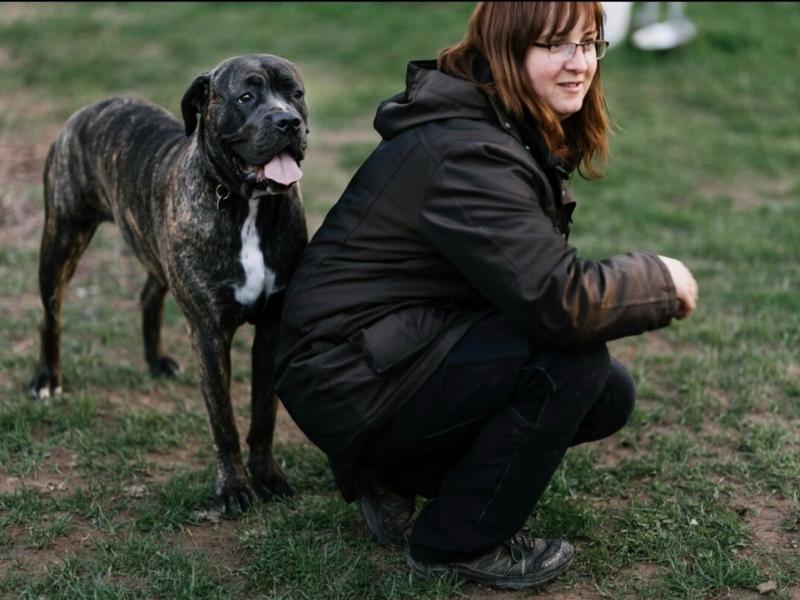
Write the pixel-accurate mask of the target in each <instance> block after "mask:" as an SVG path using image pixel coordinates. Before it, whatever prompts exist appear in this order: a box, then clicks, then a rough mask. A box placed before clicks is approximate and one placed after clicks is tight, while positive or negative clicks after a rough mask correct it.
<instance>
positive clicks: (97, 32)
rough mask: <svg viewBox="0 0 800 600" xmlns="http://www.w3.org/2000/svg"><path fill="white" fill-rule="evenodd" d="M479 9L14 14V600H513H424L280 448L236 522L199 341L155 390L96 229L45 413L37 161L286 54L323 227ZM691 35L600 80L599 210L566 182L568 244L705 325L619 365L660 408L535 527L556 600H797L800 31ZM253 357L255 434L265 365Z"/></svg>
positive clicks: (19, 8)
mask: <svg viewBox="0 0 800 600" xmlns="http://www.w3.org/2000/svg"><path fill="white" fill-rule="evenodd" d="M470 10H471V5H468V4H462V3H430V4H395V3H392V4H386V5H383V4H379V3H358V4H348V3H306V4H299V5H298V4H291V3H275V4H270V5H265V4H235V5H232V4H194V3H187V4H177V3H175V4H164V3H161V4H150V3H147V4H145V3H126V4H124V5H119V4H103V3H95V4H74V3H53V4H47V3H45V4H22V3H19V4H16V3H11V4H4V5H3V10H2V11H0V88H2V90H3V95H2V97H0V106H1V107H2V111H0V183H2V186H0V228H2V231H3V235H2V238H0V337H2V339H4V340H6V343H5V344H4V348H3V350H2V351H0V596H9V597H22V598H29V597H30V598H34V597H47V598H61V597H63V598H81V597H100V598H151V597H164V598H167V597H168V598H182V597H185V598H217V597H230V596H243V597H263V598H287V599H288V598H292V599H295V598H314V599H317V598H359V599H360V598H450V597H458V596H461V595H466V596H476V595H478V596H481V597H491V593H490V592H488V591H487V590H485V589H481V588H477V587H475V586H464V585H461V584H458V583H457V582H454V581H448V580H446V579H442V580H433V581H425V582H420V581H415V580H413V579H411V578H410V577H409V575H408V571H407V568H406V567H405V564H404V560H405V557H404V553H403V552H401V551H395V550H385V549H382V548H377V547H376V546H375V545H374V544H373V543H372V542H371V541H370V540H369V539H368V537H367V535H366V533H365V530H364V528H363V525H362V524H361V521H360V517H359V514H358V511H357V507H356V506H354V505H347V504H345V503H344V502H343V501H342V500H341V499H340V497H339V495H338V492H337V491H336V488H335V486H334V484H333V482H332V479H331V476H330V473H329V471H328V467H327V462H326V460H325V457H324V456H323V455H322V454H321V453H320V452H319V451H318V450H317V449H315V448H314V447H313V446H311V445H309V444H308V443H304V442H302V441H301V440H300V439H298V436H297V435H296V434H295V435H292V434H291V433H290V432H291V431H292V425H291V423H290V422H288V420H286V419H285V418H284V419H283V420H282V421H281V423H282V424H281V429H280V431H279V444H278V448H277V454H278V456H279V458H280V460H281V461H282V462H283V463H284V468H285V470H286V472H287V474H288V475H289V477H290V479H291V481H292V482H293V483H294V485H295V486H296V488H297V490H298V495H297V496H296V497H295V498H293V499H291V500H288V501H283V502H275V503H268V504H259V505H257V506H256V507H255V508H254V509H253V510H251V511H250V512H249V513H248V514H247V515H245V516H243V517H242V518H240V519H238V520H235V521H228V520H222V521H219V522H215V521H217V519H216V518H215V516H214V513H213V512H211V513H209V510H210V509H211V508H212V500H213V499H212V495H213V485H214V483H213V482H214V472H213V467H212V448H211V443H210V438H209V434H208V430H207V425H206V416H205V410H204V407H203V404H202V401H201V399H200V397H199V393H198V391H197V387H196V378H195V371H194V367H193V365H192V364H191V359H190V352H189V346H188V340H187V339H186V335H185V332H184V321H183V318H182V316H181V315H180V312H179V311H178V309H177V307H176V305H175V303H174V302H173V301H172V300H169V301H168V303H167V310H166V314H165V328H164V338H165V345H166V346H167V348H168V349H169V351H170V352H171V353H172V354H174V355H175V356H176V357H177V358H178V359H179V360H180V362H181V363H182V364H183V366H184V371H183V373H182V374H181V375H180V376H179V377H178V378H177V379H175V380H174V381H170V382H160V381H159V382H154V381H152V380H151V379H150V378H149V377H148V376H147V374H146V370H145V368H144V361H143V360H142V349H141V342H140V341H139V339H140V338H139V316H138V307H137V302H136V298H137V295H138V291H139V289H140V288H141V286H142V285H143V284H144V273H143V270H142V269H141V268H140V267H139V266H138V264H137V263H136V260H135V258H134V257H133V256H132V254H131V253H130V251H128V250H127V249H126V248H125V247H124V245H123V244H122V242H121V239H120V237H119V235H118V233H117V232H116V230H114V229H113V228H111V227H105V228H101V229H100V230H99V231H98V234H97V236H96V238H95V240H94V241H93V243H92V246H91V248H90V250H89V251H88V253H87V255H86V257H85V258H84V260H83V261H82V262H81V264H80V265H79V267H78V271H77V273H76V276H75V278H74V279H73V281H72V283H71V286H70V288H69V289H70V291H69V294H68V296H67V300H66V302H65V306H64V332H63V351H62V355H63V358H64V377H65V389H66V393H65V396H64V397H63V398H62V399H60V400H55V401H53V402H52V403H51V404H49V405H43V404H41V403H35V402H32V401H30V400H29V399H28V398H27V397H26V396H25V394H24V392H23V387H24V383H25V381H26V380H27V378H28V377H29V375H30V374H31V372H32V369H33V365H34V363H35V361H36V355H37V351H38V341H37V332H36V327H37V324H38V321H39V319H40V307H39V304H38V295H37V294H38V292H37V287H36V278H35V277H34V276H33V274H34V273H35V269H36V264H37V256H38V237H39V231H40V229H39V228H40V227H41V221H42V216H41V211H42V198H41V185H40V183H39V179H40V173H41V168H42V161H43V158H44V153H45V152H46V147H47V144H48V143H49V140H50V139H51V138H52V136H53V134H54V133H55V131H57V129H58V127H59V126H60V125H61V124H62V123H63V121H64V119H65V118H66V117H67V116H68V115H69V114H71V113H72V112H73V111H74V110H76V109H77V108H79V107H80V106H82V105H83V104H85V103H88V102H91V101H93V100H96V99H98V98H101V97H103V96H107V95H111V94H121V93H130V94H136V95H140V96H143V97H146V98H149V99H151V100H153V101H155V102H158V103H160V104H162V105H164V106H166V107H167V108H168V109H169V110H171V111H172V112H173V113H175V114H178V113H179V110H178V108H179V102H180V98H181V96H182V94H183V91H184V90H185V88H186V87H187V86H188V84H189V83H190V82H191V80H192V78H193V77H194V76H195V75H197V74H199V73H201V72H203V71H205V70H208V69H209V68H212V67H213V66H214V65H216V64H217V63H218V62H220V61H221V60H223V59H224V58H227V57H229V56H232V55H236V54H241V53H246V52H264V51H266V52H271V53H274V54H279V55H281V56H285V57H287V58H290V59H291V60H292V61H294V62H295V63H296V64H297V65H298V67H299V69H300V71H301V73H303V75H304V77H305V80H306V85H307V89H308V97H309V103H310V107H311V114H312V117H311V119H312V120H311V126H312V133H311V136H310V142H311V145H312V152H311V154H310V155H309V158H308V159H307V161H306V163H305V167H304V170H305V171H306V175H305V177H304V179H303V190H304V197H305V200H306V206H307V210H308V217H309V223H310V224H311V226H312V228H313V227H315V226H316V225H318V224H319V223H320V222H321V220H322V218H323V217H324V215H325V213H326V211H327V210H328V208H329V207H330V206H331V205H332V204H333V202H335V200H336V199H337V197H338V196H339V194H340V193H341V191H342V189H343V188H344V186H345V185H346V183H347V181H348V180H349V177H350V176H351V175H352V173H353V172H354V171H355V169H356V168H357V167H358V166H359V164H360V163H361V161H362V160H363V159H364V157H365V156H366V155H367V154H368V153H369V152H370V151H371V149H372V147H373V146H374V144H375V143H376V142H377V139H378V138H377V134H375V132H374V131H371V129H370V122H371V119H372V116H373V114H374V108H375V106H376V105H377V103H378V102H379V101H380V100H382V99H383V98H386V97H388V96H390V95H392V94H394V93H395V92H397V91H399V89H400V88H401V86H402V82H403V75H404V69H405V63H406V62H407V61H408V60H411V59H417V58H424V57H432V56H433V55H434V54H435V52H436V50H437V49H438V48H440V47H442V46H444V45H446V44H447V43H451V42H453V41H455V40H457V39H458V38H459V37H460V35H461V33H462V31H463V28H464V24H465V23H466V19H467V17H468V15H469V12H470ZM687 11H688V13H689V16H690V18H691V19H692V20H693V21H694V22H695V24H696V25H697V27H698V30H699V35H698V37H697V38H696V39H695V40H693V42H692V43H691V44H690V45H688V46H686V47H685V48H683V49H681V50H678V51H675V52H672V53H668V54H645V53H641V52H637V51H636V50H634V49H632V48H630V47H620V48H616V49H614V50H612V52H611V53H610V54H609V55H608V57H607V59H604V64H603V70H604V72H603V80H604V86H605V89H606V91H607V96H608V103H609V108H610V111H611V114H612V116H613V118H614V120H615V121H616V123H617V124H618V127H617V131H616V133H615V135H614V136H613V138H612V144H611V150H612V160H611V161H610V163H609V164H608V166H607V167H606V177H605V178H604V179H602V180H600V181H594V182H584V181H580V180H578V181H575V182H574V183H573V188H574V193H575V195H576V196H577V197H578V199H579V201H580V204H579V209H578V212H577V213H576V219H575V225H574V230H573V236H572V238H571V242H572V243H573V244H574V245H575V246H576V247H577V248H578V249H579V252H580V254H581V255H582V256H584V257H587V258H601V257H604V256H607V255H610V254H614V253H618V252H625V251H627V250H630V249H634V248H649V249H652V250H654V251H657V252H658V253H660V254H665V255H668V256H674V257H677V258H680V259H681V260H683V261H684V262H685V263H686V264H687V265H688V266H689V267H690V268H691V269H692V271H693V272H694V273H695V275H696V277H697V279H698V282H699V284H700V290H701V295H700V305H699V308H698V310H697V312H696V314H695V315H693V316H692V318H690V319H689V320H687V321H685V322H681V323H677V324H674V325H673V326H672V327H670V328H668V329H665V330H661V331H658V332H653V333H649V334H646V335H644V336H641V337H638V338H631V339H626V340H620V341H616V342H613V343H612V344H611V348H612V352H613V353H614V354H615V355H617V356H619V357H620V358H621V359H622V360H623V362H625V364H627V365H628V366H629V367H630V369H631V372H632V373H633V375H634V378H635V379H636V382H637V386H638V405H637V408H636V411H635V413H634V416H633V419H632V422H631V423H630V424H629V426H628V427H626V428H625V429H624V430H623V431H622V432H620V433H619V434H617V435H616V436H614V437H613V438H611V439H609V440H605V441H603V442H599V443H596V444H592V445H587V446H585V447H580V448H576V449H573V450H572V451H570V452H569V453H568V455H567V458H566V460H565V461H564V463H563V465H562V466H561V468H560V469H559V471H558V472H557V474H556V476H555V478H554V480H553V482H552V484H551V485H550V487H549V488H548V490H547V492H546V493H545V495H544V497H543V498H542V500H541V503H540V506H539V508H538V510H537V512H536V513H535V514H534V515H532V516H531V518H530V520H529V522H528V524H527V527H528V529H529V530H530V531H531V532H533V533H535V534H536V535H544V536H559V537H566V538H568V539H570V540H571V541H572V542H573V543H574V544H575V545H576V547H577V549H578V555H577V559H576V562H575V564H574V565H573V567H572V568H571V569H570V570H569V571H568V572H567V573H566V574H565V576H563V577H562V578H560V579H559V580H557V581H556V582H554V583H553V584H551V585H550V586H548V587H547V588H545V589H544V590H541V591H532V592H529V593H524V594H519V597H529V596H535V595H538V594H542V595H545V594H548V593H560V594H561V595H562V597H564V598H578V597H580V598H587V597H608V598H625V597H631V596H637V597H642V598H653V599H656V598H657V599H661V598H686V599H694V598H703V597H714V598H716V597H726V596H727V595H729V594H733V595H735V594H743V593H745V591H746V590H754V589H755V588H756V586H758V585H759V584H761V583H764V582H768V581H774V582H775V583H776V586H777V590H776V591H775V592H774V593H773V595H774V596H775V597H782V598H790V597H796V595H797V594H800V558H798V556H800V555H799V554H798V548H799V547H800V459H798V456H800V453H799V452H798V450H800V435H799V434H798V431H800V430H799V429H798V426H799V425H800V356H799V355H798V351H797V348H798V347H800V296H798V294H797V290H798V288H800V270H799V268H798V263H797V257H798V256H800V230H798V227H797V223H798V222H800V208H799V206H800V205H798V203H797V201H796V199H797V197H798V193H799V192H800V176H799V175H798V173H797V169H796V165H798V164H800V141H798V140H800V136H798V133H800V124H799V123H798V120H797V116H796V107H797V106H798V105H800V88H798V86H797V83H796V78H795V77H793V76H792V73H794V72H795V71H796V68H795V66H796V61H797V47H796V23H797V21H798V18H800V9H798V5H797V4H780V3H770V4H764V3H736V4H727V5H725V6H724V8H719V7H718V6H717V5H712V4H706V3H692V4H691V5H689V6H688V7H687ZM251 341H252V331H251V330H249V329H248V328H243V329H242V331H240V333H239V334H237V337H236V339H235V340H234V348H233V365H234V368H233V388H234V397H235V401H236V407H235V408H236V413H237V417H238V418H239V421H240V432H245V431H246V422H247V415H248V407H247V402H246V399H247V397H248V393H249V344H250V342H251Z"/></svg>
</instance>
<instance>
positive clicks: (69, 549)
mask: <svg viewBox="0 0 800 600" xmlns="http://www.w3.org/2000/svg"><path fill="white" fill-rule="evenodd" d="M6 536H7V537H8V539H9V540H11V547H10V548H6V549H4V551H3V553H2V554H0V579H2V578H3V577H5V576H6V575H7V574H10V573H12V572H13V573H15V574H18V575H24V574H30V575H39V574H42V573H43V572H46V571H47V570H49V569H53V568H57V567H60V566H61V565H62V564H63V563H64V560H65V559H66V558H68V557H69V556H76V555H80V554H86V553H88V552H90V551H91V549H92V548H93V546H94V544H95V543H97V542H98V541H100V540H103V539H108V535H107V534H106V533H104V532H102V531H99V530H97V529H95V528H94V527H92V526H91V525H89V524H87V523H82V522H78V523H77V524H76V525H75V528H74V529H72V531H70V532H69V533H68V534H66V535H63V536H60V537H57V538H55V539H54V540H53V541H52V542H51V543H50V544H48V545H47V546H46V547H44V548H36V547H32V546H31V544H30V536H29V532H28V530H27V529H25V528H24V527H10V528H8V529H6Z"/></svg>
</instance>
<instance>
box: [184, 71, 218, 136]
mask: <svg viewBox="0 0 800 600" xmlns="http://www.w3.org/2000/svg"><path fill="white" fill-rule="evenodd" d="M210 83H211V77H210V76H209V75H208V73H203V74H202V75H198V76H197V77H195V80H194V81H193V82H192V85H190V86H189V89H188V90H186V93H185V94H184V95H183V100H181V113H182V114H183V124H184V126H185V127H186V135H192V134H193V133H194V130H195V129H197V113H201V114H202V113H203V112H204V111H205V109H206V106H207V104H208V90H209V87H210Z"/></svg>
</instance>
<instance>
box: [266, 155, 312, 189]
mask: <svg viewBox="0 0 800 600" xmlns="http://www.w3.org/2000/svg"><path fill="white" fill-rule="evenodd" d="M302 176H303V172H302V171H301V170H300V167H299V166H298V164H297V161H296V160H295V159H294V158H292V155H291V154H289V153H288V152H281V153H280V154H278V155H277V156H275V158H273V159H272V160H271V161H269V162H268V163H267V164H266V165H264V177H267V178H268V179H272V181H275V182H277V183H280V184H281V185H291V184H293V183H294V182H295V181H297V180H298V179H300V178H301V177H302Z"/></svg>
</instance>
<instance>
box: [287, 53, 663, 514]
mask: <svg viewBox="0 0 800 600" xmlns="http://www.w3.org/2000/svg"><path fill="white" fill-rule="evenodd" d="M375 128H376V129H377V130H378V132H379V133H380V134H381V136H382V138H383V141H382V142H381V143H380V145H379V146H378V147H377V149H376V150H375V151H374V152H373V153H372V155H371V156H370V157H369V158H368V159H367V161H366V162H365V163H364V164H363V165H362V166H361V168H360V169H359V170H358V172H357V173H356V174H355V176H354V177H353V179H352V181H351V182H350V184H349V185H348V187H347V189H346V190H345V191H344V194H343V195H342V197H341V198H340V200H339V201H338V202H337V204H336V205H335V206H334V207H333V208H332V209H331V211H330V212H329V213H328V215H327V217H326V218H325V221H324V223H323V224H322V226H321V227H320V229H319V231H318V232H317V233H316V235H315V236H314V238H313V239H312V241H311V243H310V245H309V246H308V248H307V249H306V251H305V254H304V255H303V257H302V259H301V261H300V264H299V265H298V267H297V270H296V271H295V274H294V275H293V277H292V280H291V282H290V284H289V286H288V289H287V292H286V298H285V303H284V314H283V318H282V325H281V331H280V341H279V349H278V361H277V377H278V378H277V391H278V395H279V396H280V398H281V399H282V401H283V403H284V405H285V406H286V408H287V410H288V412H289V414H290V415H291V416H292V418H293V419H294V420H295V422H296V423H297V424H298V425H299V426H300V428H301V429H302V430H303V431H304V432H305V433H306V435H307V436H308V437H309V438H310V439H311V441H312V442H314V443H315V444H317V445H318V446H319V447H320V448H321V449H322V450H323V451H325V452H326V453H327V454H328V455H329V457H330V458H331V464H332V465H333V467H334V472H335V473H336V475H337V481H338V483H339V485H340V488H341V489H342V492H343V494H344V496H345V498H348V499H352V498H353V497H354V493H353V490H352V487H351V483H352V475H353V472H354V469H355V466H356V465H357V461H358V453H359V450H360V448H361V446H362V444H363V442H364V441H365V439H367V438H368V436H369V435H370V434H371V433H372V432H374V431H375V429H376V428H377V427H379V426H380V425H381V424H382V423H384V422H385V421H386V420H387V419H389V418H390V417H391V416H392V415H393V414H394V413H395V412H396V411H397V410H398V409H399V408H400V407H401V406H402V405H403V403H405V402H406V401H407V400H408V399H409V398H410V397H411V396H412V395H413V394H414V392H415V391H416V390H417V389H418V387H419V386H420V385H421V384H422V383H423V382H424V381H425V380H426V379H427V378H428V377H429V376H430V375H431V374H432V373H433V371H434V370H435V369H436V367H437V366H438V365H439V363H440V362H441V361H442V360H443V358H444V357H445V356H446V355H447V353H448V351H449V350H450V349H451V348H452V347H453V345H454V344H455V343H456V342H457V341H458V340H459V338H460V337H461V336H462V335H463V334H464V333H465V332H466V330H467V329H468V328H469V327H470V325H472V324H473V323H474V322H475V321H476V320H478V319H479V318H481V316H483V315H486V314H488V313H490V312H492V311H499V312H501V313H503V314H504V315H505V316H506V317H507V318H508V319H509V320H510V321H511V322H512V323H514V324H516V325H517V326H518V327H519V328H520V329H521V330H523V331H525V332H526V333H528V334H529V335H530V337H531V339H532V340H533V342H534V343H536V344H540V345H541V346H543V347H559V348H577V347H581V346H586V345H590V344H594V343H599V342H604V341H606V340H611V339H613V338H619V337H623V336H628V335H634V334H638V333H641V332H643V331H646V330H649V329H655V328H658V327H663V326H665V325H667V324H668V323H669V322H670V320H671V318H672V315H673V314H674V310H675V309H676V308H677V300H676V298H675V290H674V287H673V284H672V281H671V279H670V276H669V273H668V271H667V270H666V267H665V266H664V265H663V263H662V262H661V261H660V260H659V259H658V258H657V257H656V255H654V254H652V253H650V252H634V253H630V254H626V255H621V256H615V257H613V258H610V259H607V260H603V261H590V260H581V259H579V258H577V256H576V254H575V250H574V249H573V248H571V247H570V246H569V245H568V244H567V241H566V233H567V230H566V228H567V224H568V221H569V213H570V212H571V210H570V208H569V207H568V206H565V204H564V202H563V200H562V190H561V185H560V177H559V174H558V170H559V169H561V171H562V174H563V168H562V167H561V166H560V164H559V161H558V160H557V159H555V158H554V157H551V156H550V155H549V154H548V153H547V152H546V150H545V149H544V145H543V144H542V143H541V141H540V140H539V139H538V136H537V135H536V133H535V130H532V128H531V127H526V126H525V124H521V125H518V124H516V123H514V121H512V119H510V118H509V117H508V116H507V115H506V114H505V113H504V111H503V110H502V109H501V108H500V107H499V106H498V105H497V103H496V102H494V101H493V100H492V99H490V98H489V97H488V96H487V95H486V94H485V93H484V92H483V91H481V89H480V88H478V87H477V86H475V85H473V84H471V83H468V82H466V81H464V80H461V79H457V78H455V77H451V76H449V75H446V74H444V73H441V72H439V71H438V70H436V65H435V63H434V62H433V61H426V62H416V63H411V64H410V65H409V68H408V74H407V89H406V91H405V92H404V93H402V94H398V95H397V96H394V97H393V98H390V99H388V100H386V101H384V102H383V103H381V105H380V106H379V108H378V112H377V115H376V117H375ZM521 130H522V131H523V132H525V135H524V136H523V134H522V133H521Z"/></svg>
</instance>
